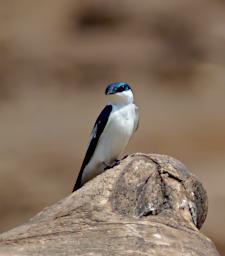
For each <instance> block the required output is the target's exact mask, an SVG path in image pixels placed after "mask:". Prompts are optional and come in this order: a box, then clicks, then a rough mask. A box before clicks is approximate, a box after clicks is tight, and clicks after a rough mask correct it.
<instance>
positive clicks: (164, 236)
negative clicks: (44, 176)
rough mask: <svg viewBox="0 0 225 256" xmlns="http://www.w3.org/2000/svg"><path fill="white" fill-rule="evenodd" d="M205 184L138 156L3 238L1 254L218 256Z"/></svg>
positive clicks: (172, 165)
mask: <svg viewBox="0 0 225 256" xmlns="http://www.w3.org/2000/svg"><path fill="white" fill-rule="evenodd" d="M206 214H207V195H206V192H205V190H204V188H203V187H202V185H201V183H200V182H199V181H198V180H197V179H196V177H195V176H194V175H192V174H191V173H190V172H189V171H188V170H187V169H186V168H185V166H184V165H183V164H182V163H180V162H179V161H177V160H175V159H173V158H171V157H168V156H163V155H147V154H141V153H137V154H133V155H130V156H128V157H127V158H126V159H124V160H123V161H121V163H120V164H119V165H118V166H115V167H114V168H112V169H109V170H108V171H106V172H105V173H104V174H102V175H99V176H98V177H96V178H95V179H93V180H92V181H90V182H88V183H87V184H85V185H84V186H83V187H82V188H81V189H80V190H78V191H76V192H75V193H73V194H72V195H70V196H68V197H67V198H65V199H63V200H61V201H59V202H58V203H56V204H54V205H53V206H50V207H48V208H46V209H44V210H43V211H42V212H40V213H39V214H37V215H36V216H35V217H33V218H32V219H31V220H30V221H28V222H27V223H25V224H24V225H22V226H20V227H17V228H15V229H13V230H11V231H8V232H6V233H3V234H2V235H1V236H0V255H5V256H7V255H48V256H51V255H157V256H159V255H167V256H169V255H173V256H176V255H182V256H185V255H193V256H195V255H198V256H203V255H210V256H214V255H219V254H218V252H217V251H216V249H215V247H214V245H213V243H212V242H211V241H210V240H209V239H208V238H207V237H205V236H204V235H202V234H201V233H200V232H199V231H198V228H200V227H201V226H202V224H203V223H204V221H205V218H206Z"/></svg>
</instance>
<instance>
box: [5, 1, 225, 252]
mask: <svg viewBox="0 0 225 256" xmlns="http://www.w3.org/2000/svg"><path fill="white" fill-rule="evenodd" d="M224 13H225V3H224V2H223V1H209V0H205V1H194V0H188V1H182V2H180V1H178V0H173V1H172V0H171V1H167V2H165V1H148V2H146V1H143V0H141V1H132V0H129V1H128V0H124V1H121V2H119V3H116V2H115V1H112V0H109V1H107V2H106V1H102V0H92V1H90V0H89V1H88V0H85V1H71V0H66V1H59V0H54V1H53V0H45V1H31V0H29V1H28V0H20V1H17V2H16V1H14V2H11V1H8V2H6V1H2V0H0V56H1V58H0V123H1V125H0V141H1V144H0V190H1V193H0V200H1V208H0V216H1V221H0V230H1V231H4V230H7V229H9V228H12V227H14V226H15V225H19V224H21V223H22V222H24V221H26V220H27V219H28V218H30V217H31V216H32V215H34V214H35V213H36V212H38V211H40V210H41V209H42V208H43V207H45V206H47V205H50V204H52V203H54V202H55V201H57V200H59V199H61V198H63V197H64V196H66V195H67V194H68V193H70V192H71V190H72V187H73V185H74V182H75V177H76V174H77V172H78V171H79V168H80V165H81V162H82V160H83V156H84V153H85V148H86V144H87V141H88V137H89V133H90V131H91V128H92V125H93V123H94V121H95V118H96V116H97V115H98V113H99V112H100V111H101V109H102V107H103V106H104V104H105V103H106V98H105V97H104V89H105V86H106V85H107V84H109V83H111V82H113V81H118V80H122V81H127V82H128V83H130V84H131V86H132V87H133V90H134V93H135V98H136V103H137V105H139V107H140V112H141V122H140V127H139V130H138V132H137V134H136V136H135V138H134V139H133V140H132V141H131V143H130V144H129V147H128V148H127V151H126V152H125V153H131V152H146V153H147V152H157V153H161V154H168V155H171V156H174V157H176V158H178V159H180V160H181V161H182V162H183V163H185V164H186V166H187V167H188V168H189V170H191V171H192V172H194V173H195V174H196V175H197V176H198V177H199V178H200V180H202V182H203V184H204V186H205V188H206V189H207V192H208V196H209V214H208V217H207V220H206V223H205V225H204V227H203V232H204V233H205V234H206V235H208V236H209V237H210V238H211V239H212V240H213V241H214V242H215V243H216V245H217V247H218V249H219V250H220V252H221V254H222V255H225V238H224V237H225V217H224V211H225V187H224V184H223V183H224V180H225V158H224V156H225V118H224V112H225V30H224V24H225V15H224ZM150 117H151V120H152V117H154V122H150Z"/></svg>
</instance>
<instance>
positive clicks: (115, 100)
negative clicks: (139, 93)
mask: <svg viewBox="0 0 225 256" xmlns="http://www.w3.org/2000/svg"><path fill="white" fill-rule="evenodd" d="M105 94H106V95H108V97H109V98H110V102H111V103H112V104H128V103H132V102H133V99H134V97H133V92H132V89H131V87H130V86H129V84H127V83H124V82H116V83H112V84H110V85H108V86H107V87H106V90H105Z"/></svg>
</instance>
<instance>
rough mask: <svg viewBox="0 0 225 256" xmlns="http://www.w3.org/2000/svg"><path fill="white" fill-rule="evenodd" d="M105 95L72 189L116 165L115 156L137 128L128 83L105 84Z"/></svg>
mask: <svg viewBox="0 0 225 256" xmlns="http://www.w3.org/2000/svg"><path fill="white" fill-rule="evenodd" d="M105 95H106V96H107V97H108V99H109V101H108V104H107V105H106V106H105V107H104V109H103V110H102V112H101V113H100V115H99V116H98V118H97V120H96V122H95V124H94V127H93V130H92V133H91V136H90V140H89V143H88V147H87V151H86V155H85V157H84V160H83V163H82V165H81V168H80V172H79V174H78V178H77V180H76V183H75V185H74V188H73V192H74V191H76V190H78V189H79V188H81V187H82V186H83V185H84V184H85V183H86V182H87V181H89V180H91V179H93V178H94V177H95V176H97V175H99V174H101V173H102V172H104V171H105V170H106V169H108V168H111V167H113V166H115V165H116V164H118V163H119V160H118V157H119V156H120V155H121V154H122V152H123V151H124V149H125V147H126V146H127V144H128V142H129V141H130V139H131V137H132V135H133V134H134V132H135V131H136V130H137V128H138V124H139V112H138V107H137V106H136V105H135V104H134V96H133V91H132V89H131V87H130V85H129V84H128V83H126V82H114V83H111V84H109V85H108V86H107V87H106V90H105Z"/></svg>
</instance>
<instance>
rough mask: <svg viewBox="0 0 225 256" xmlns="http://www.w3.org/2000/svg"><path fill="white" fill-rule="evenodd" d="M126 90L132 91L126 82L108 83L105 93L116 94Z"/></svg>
mask: <svg viewBox="0 0 225 256" xmlns="http://www.w3.org/2000/svg"><path fill="white" fill-rule="evenodd" d="M126 91H132V90H131V87H130V86H129V84H127V83H124V82H116V83H112V84H110V85H108V86H107V87H106V90H105V94H106V95H109V94H115V93H119V92H126Z"/></svg>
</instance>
